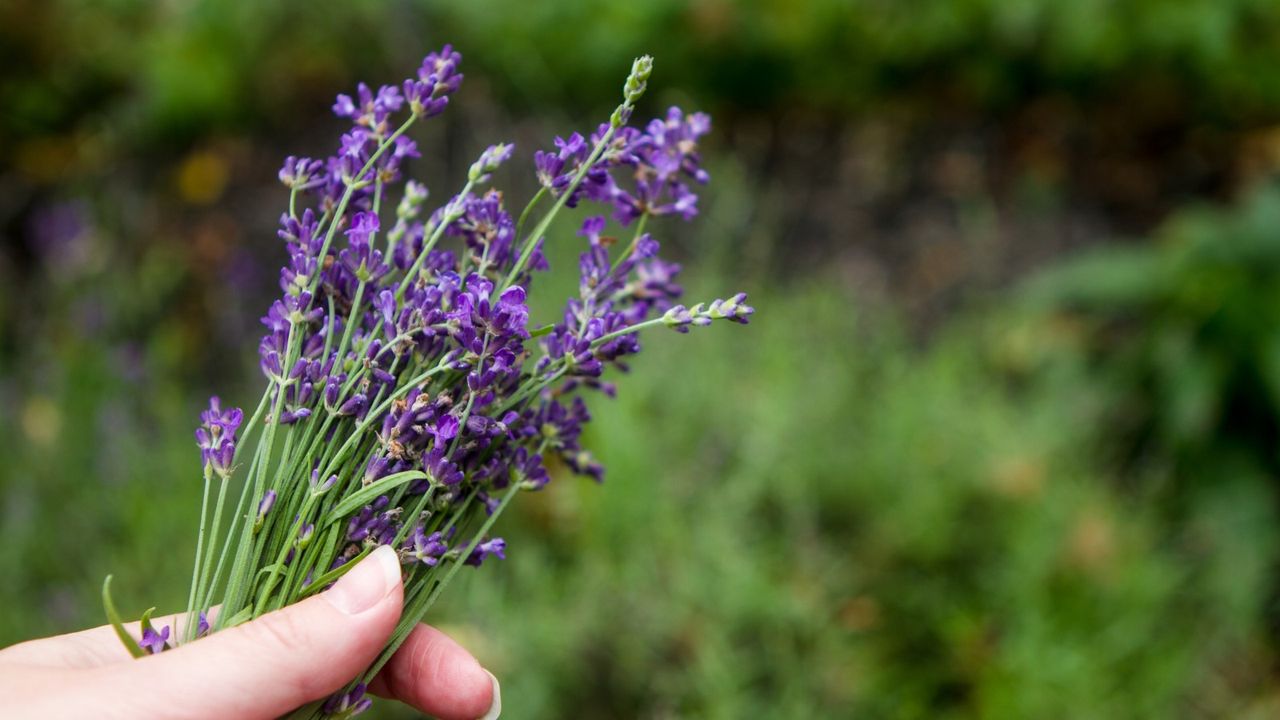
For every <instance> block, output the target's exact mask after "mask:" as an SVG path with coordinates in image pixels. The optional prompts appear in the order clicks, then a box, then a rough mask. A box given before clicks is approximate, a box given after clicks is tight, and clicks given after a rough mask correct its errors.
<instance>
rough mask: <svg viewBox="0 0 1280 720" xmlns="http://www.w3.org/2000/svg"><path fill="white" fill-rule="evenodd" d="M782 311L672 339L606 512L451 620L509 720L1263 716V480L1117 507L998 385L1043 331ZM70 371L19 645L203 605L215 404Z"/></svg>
mask: <svg viewBox="0 0 1280 720" xmlns="http://www.w3.org/2000/svg"><path fill="white" fill-rule="evenodd" d="M696 284H697V285H698V286H700V287H705V286H707V285H711V284H712V283H711V282H710V280H709V279H704V280H703V281H700V282H697V283H696ZM755 302H756V303H757V305H758V307H759V308H760V313H759V315H758V316H757V319H756V320H755V321H754V322H753V324H752V325H751V326H749V327H747V328H737V327H725V328H719V327H716V328H710V329H708V330H706V331H704V332H700V333H696V334H693V335H691V336H689V337H680V336H676V335H674V334H660V335H655V336H651V337H649V338H647V339H646V343H647V345H648V346H649V347H648V350H647V351H646V354H645V355H644V356H641V358H640V359H639V360H638V361H637V363H636V367H635V370H634V373H633V374H632V376H631V377H627V378H625V379H624V381H623V382H622V383H621V392H620V396H619V398H618V399H617V400H616V401H612V402H605V401H603V400H604V399H603V398H597V399H596V400H597V401H596V402H594V403H593V407H594V410H595V413H596V423H595V425H594V427H592V429H591V431H590V442H591V445H592V446H593V447H594V448H595V449H596V450H597V451H598V454H599V456H600V458H601V459H602V460H603V461H604V462H605V463H606V465H607V466H608V468H609V476H608V478H607V480H606V482H605V484H604V486H602V487H597V486H595V485H593V484H591V483H589V482H585V481H579V480H577V479H575V478H572V477H569V476H565V477H561V478H560V479H559V482H557V483H555V484H553V486H552V487H551V488H549V489H548V490H547V491H545V492H543V493H540V494H536V495H531V496H527V497H526V498H524V499H522V502H521V503H520V505H519V506H518V509H517V511H516V512H515V513H514V515H513V516H511V517H509V518H508V519H504V522H503V525H504V527H503V528H502V531H503V532H504V533H505V534H506V535H507V536H508V538H509V540H510V541H511V543H512V547H511V549H512V552H511V553H510V559H509V560H508V561H507V562H506V563H501V564H498V565H496V566H489V567H486V568H485V569H484V571H482V572H476V573H472V574H468V575H467V577H468V578H469V579H468V580H466V581H465V582H463V583H461V584H460V585H459V586H458V587H457V588H456V589H455V590H454V591H453V592H451V594H450V596H449V597H448V598H446V601H445V604H444V605H443V606H442V608H441V611H440V612H439V613H438V614H437V615H436V617H435V620H436V621H437V622H440V623H441V624H443V625H444V626H445V627H446V628H447V629H449V630H450V631H452V632H454V633H455V634H456V635H457V636H458V637H459V638H460V639H461V640H462V641H463V642H464V643H466V644H467V645H468V646H470V647H472V648H474V650H475V651H476V653H477V654H478V655H479V656H480V657H481V659H482V661H483V662H484V663H485V664H486V665H487V666H488V667H490V668H492V669H493V670H494V671H495V672H496V673H497V674H498V675H499V676H500V677H501V678H502V680H503V687H504V696H505V698H506V707H507V711H506V713H507V714H506V715H504V717H513V718H522V717H528V718H552V717H565V716H573V717H584V718H611V717H706V718H734V717H744V716H751V717H778V718H784V717H849V716H855V715H856V716H858V717H895V718H914V717H1008V718H1014V717H1090V718H1112V717H1114V718H1132V717H1171V716H1181V717H1196V716H1198V714H1197V713H1196V712H1193V711H1192V710H1189V708H1192V709H1194V708H1196V707H1197V706H1199V705H1203V706H1205V707H1204V709H1205V710H1206V711H1209V712H1208V714H1210V715H1215V716H1216V715H1218V714H1219V713H1221V712H1225V711H1231V712H1239V711H1242V710H1243V709H1245V708H1247V706H1248V705H1249V704H1250V703H1251V702H1253V701H1254V698H1252V697H1247V696H1245V697H1242V696H1241V695H1239V694H1238V693H1234V692H1231V693H1226V694H1222V693H1221V691H1219V695H1220V696H1215V695H1214V693H1213V692H1211V690H1213V686H1214V685H1215V684H1216V683H1218V682H1219V681H1220V674H1221V672H1220V668H1219V667H1218V663H1220V662H1227V663H1231V662H1241V658H1242V657H1249V654H1250V653H1254V654H1256V653H1265V650H1263V649H1261V648H1259V647H1257V646H1256V643H1254V642H1253V641H1251V640H1250V637H1251V636H1252V635H1256V633H1257V631H1258V629H1259V628H1258V624H1259V622H1260V621H1261V613H1260V607H1259V606H1260V604H1261V598H1263V597H1264V596H1265V584H1266V581H1267V578H1268V569H1269V566H1270V563H1271V562H1273V561H1274V558H1275V520H1276V518H1275V517H1274V508H1275V498H1274V492H1273V488H1272V486H1271V485H1270V484H1269V483H1267V482H1266V481H1265V479H1264V478H1261V477H1260V476H1258V475H1257V474H1256V473H1254V474H1248V473H1246V474H1243V475H1241V476H1239V477H1224V479H1223V484H1222V486H1220V487H1219V488H1217V489H1216V490H1215V492H1213V493H1212V494H1210V495H1207V496H1206V497H1205V498H1204V502H1202V503H1198V504H1197V506H1196V509H1195V511H1194V512H1193V513H1192V518H1191V521H1190V522H1189V523H1188V524H1187V525H1186V526H1185V528H1182V529H1179V527H1177V526H1173V525H1170V524H1169V523H1168V522H1167V521H1165V520H1164V519H1163V518H1162V516H1161V515H1160V514H1159V513H1158V512H1157V509H1156V507H1157V506H1155V505H1151V504H1148V503H1146V502H1144V499H1143V497H1142V496H1141V495H1135V494H1132V493H1127V492H1124V491H1123V490H1121V489H1118V488H1117V487H1115V486H1114V485H1113V484H1112V483H1110V482H1108V480H1107V476H1106V474H1105V471H1104V470H1103V469H1102V468H1100V467H1099V466H1098V465H1097V463H1096V462H1095V461H1094V459H1093V457H1094V453H1092V452H1091V450H1092V447H1091V445H1090V443H1091V442H1092V441H1091V440H1090V435H1091V433H1090V432H1089V431H1088V428H1086V427H1085V426H1083V425H1082V424H1080V423H1078V422H1077V421H1078V420H1079V418H1080V415H1079V413H1077V412H1075V408H1077V406H1076V405H1073V404H1072V403H1070V402H1064V401H1063V398H1062V397H1061V396H1060V395H1058V394H1057V391H1056V390H1054V389H1053V387H1051V386H1049V385H1047V386H1045V387H1041V388H1035V389H1023V390H1017V391H1015V390H1012V389H1010V387H1009V386H1008V383H1007V382H1005V379H1004V378H1003V377H1002V376H1001V374H1000V373H998V372H996V371H995V370H993V367H994V366H993V364H992V363H991V362H990V355H991V349H992V347H997V348H998V347H1000V346H1001V345H1000V343H1002V342H1009V341H1010V340H1009V339H1008V337H1009V335H1010V334H1011V333H1013V330H1014V329H1015V327H1016V326H1012V325H1010V324H1008V323H1007V322H1005V321H1004V320H1003V319H1002V318H1001V316H1000V314H999V313H988V312H975V313H973V314H971V315H970V316H969V317H968V318H967V319H965V320H964V321H957V324H956V326H955V328H954V329H952V330H950V331H944V332H942V333H941V334H940V335H939V337H938V338H937V339H936V340H934V341H931V342H929V343H927V344H926V345H925V346H923V347H919V346H917V345H916V344H914V343H912V342H911V341H909V340H908V339H907V338H905V337H904V336H903V335H902V333H900V332H899V331H898V330H897V329H896V325H895V323H894V321H893V320H892V319H891V318H885V317H867V316H864V315H863V314H862V313H860V312H859V311H858V310H856V308H857V307H858V304H857V303H856V302H855V301H854V298H853V297H852V294H851V293H850V292H848V291H846V290H842V289H840V288H839V286H838V285H836V284H835V283H832V282H828V281H813V282H808V283H804V284H797V285H794V286H790V287H787V288H786V289H785V290H782V289H779V290H775V291H773V292H769V293H766V294H765V295H764V296H762V297H758V298H756V299H755ZM979 338H987V339H990V338H996V339H997V340H995V341H993V342H984V341H981V340H979ZM54 367H57V368H59V369H60V371H61V373H62V374H61V375H60V376H59V377H58V379H57V381H56V382H55V383H54V384H53V385H52V386H51V387H53V388H54V392H53V394H52V395H50V396H49V397H47V398H45V399H43V400H41V399H39V398H36V399H29V400H28V401H27V406H26V408H24V411H23V416H22V421H21V425H22V426H21V428H20V429H19V431H18V432H19V433H21V435H18V437H20V438H23V440H24V441H23V442H20V443H19V444H20V445H22V446H23V449H22V450H21V451H19V452H18V453H17V455H16V457H17V458H18V459H19V461H18V462H17V463H16V464H14V465H11V466H10V471H8V472H6V473H5V474H4V475H3V476H2V477H4V478H6V486H5V487H4V488H2V490H3V493H4V496H5V498H6V503H5V513H6V522H5V523H4V524H3V531H4V537H3V538H0V540H2V542H0V548H3V553H2V554H0V571H3V572H4V576H5V577H6V578H7V579H8V580H7V582H6V583H5V584H3V586H0V603H2V604H3V605H4V606H5V607H6V610H7V611H6V613H4V614H0V644H3V643H7V642H12V641H16V640H18V639H22V638H25V637H30V636H33V635H38V634H44V633H48V632H54V631H59V630H65V629H68V628H71V627H78V626H82V625H89V624H97V623H99V622H100V621H101V618H100V617H99V610H98V608H97V599H96V593H97V589H98V584H99V582H100V580H101V577H102V575H103V574H104V573H105V572H107V571H115V572H116V573H117V582H118V583H119V584H118V585H117V592H118V594H119V597H120V599H121V601H122V603H123V604H125V605H127V606H128V607H129V609H130V610H131V611H133V612H138V611H140V610H141V609H142V608H143V607H144V606H145V605H149V604H152V603H156V604H160V605H161V607H162V608H165V607H169V608H172V607H176V606H178V605H179V604H180V603H181V596H182V594H183V590H182V587H183V585H184V584H185V582H186V573H187V571H188V562H189V558H188V554H189V551H190V547H191V543H192V539H191V537H189V535H190V528H191V527H192V526H193V522H194V513H195V510H196V498H197V491H198V488H197V486H196V481H195V478H194V473H193V472H192V467H193V463H194V462H195V461H194V459H193V458H194V453H193V451H192V450H191V448H190V439H189V437H188V432H187V427H188V426H189V425H190V422H189V418H190V416H191V408H187V407H185V406H186V405H188V404H191V403H190V397H189V395H179V394H166V393H164V392H163V391H161V392H159V393H157V394H154V395H151V396H148V397H146V398H137V397H133V396H132V393H131V392H130V391H129V390H128V389H127V387H126V386H125V385H123V384H114V385H113V384H111V383H110V382H106V381H105V380H106V378H109V377H110V376H111V371H110V370H109V369H104V367H103V363H102V360H101V358H100V357H96V358H95V357H94V356H93V354H91V353H85V352H82V351H77V352H74V353H71V355H70V357H66V358H62V359H61V360H60V362H58V363H57V364H56V365H54ZM119 402H125V403H130V402H133V403H137V404H136V405H132V406H129V405H126V408H127V409H126V410H124V411H123V415H116V414H113V412H112V408H113V406H114V404H115V403H119ZM32 403H35V404H34V405H33V404H32ZM41 403H45V404H44V405H43V406H42V405H41ZM42 407H43V409H41V408H42ZM130 418H133V419H132V420H131V419H130ZM103 423H122V424H117V425H115V427H114V428H113V431H112V432H111V433H110V437H113V438H115V440H114V441H113V444H112V446H110V447H103V446H102V445H100V444H97V443H95V442H93V438H96V437H101V436H103V433H102V431H101V426H102V424H103ZM133 423H137V424H133ZM6 437H8V438H10V439H15V434H13V433H6ZM68 438H83V439H84V441H82V442H70V443H68V442H67V439H68ZM40 443H53V444H40ZM11 450H13V448H11V447H10V448H6V457H14V455H10V454H9V453H8V451H11ZM1182 536H1185V539H1182V540H1180V539H1179V538H1180V537H1182ZM1232 681H1233V682H1234V681H1236V680H1234V679H1233V680H1232ZM1064 698H1070V704H1069V706H1064ZM381 712H382V713H384V714H383V716H386V717H396V716H404V713H403V712H399V711H396V710H392V709H389V708H387V709H384V710H382V711H381Z"/></svg>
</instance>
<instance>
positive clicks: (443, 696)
mask: <svg viewBox="0 0 1280 720" xmlns="http://www.w3.org/2000/svg"><path fill="white" fill-rule="evenodd" d="M403 599H404V588H403V586H402V585H401V582H400V562H399V560H398V559H397V557H396V554H395V551H393V550H392V549H391V548H389V547H386V546H383V547H379V548H378V549H377V550H376V551H374V552H373V553H371V554H370V555H369V557H367V558H365V559H364V560H363V561H362V562H361V563H360V564H359V565H357V566H356V567H355V568H353V569H352V570H351V571H350V572H348V573H347V574H346V575H345V576H343V577H342V579H341V580H339V581H338V582H337V584H335V585H334V586H333V587H332V588H330V589H328V590H326V591H324V592H323V593H320V594H318V595H315V596H313V597H310V598H307V599H306V600H303V601H301V602H299V603H296V604H294V605H290V606H289V607H286V608H284V609H282V610H279V611H276V612H273V613H270V614H267V615H264V616H262V617H260V618H258V619H256V620H254V621H252V622H248V623H245V624H244V625H240V626H237V627H234V628H230V629H227V630H224V631H221V632H218V633H215V634H213V635H210V636H209V637H206V638H203V639H201V640H199V641H198V642H195V643H191V644H188V645H181V646H178V647H176V648H173V649H170V650H168V651H165V652H162V653H160V654H157V655H150V656H147V657H143V658H140V659H136V660H135V659H133V658H132V657H130V655H129V653H128V652H127V651H126V650H125V649H124V647H123V646H122V645H121V644H120V640H119V638H117V637H116V634H115V631H114V630H113V629H112V628H111V627H110V626H103V627H99V628H94V629H92V630H85V631H82V632H78V633H71V634H68V635H59V636H57V637H51V638H43V639H39V640H32V641H29V642H24V643H20V644H18V645H14V646H12V647H8V648H5V649H3V650H0V716H3V717H14V718H28V717H30V718H35V717H39V718H46V719H50V718H77V719H79V718H87V717H93V718H105V719H110V718H166V719H168V718H173V719H178V718H228V717H230V718H274V717H278V716H280V715H283V714H285V713H288V712H289V711H291V710H293V709H295V708H298V707H300V706H302V705H305V704H307V703H309V702H311V701H313V700H318V699H321V698H324V697H326V696H328V695H330V694H331V693H333V692H335V691H337V690H339V689H341V688H342V687H343V686H344V685H345V684H346V683H347V682H349V681H350V680H351V678H353V677H355V676H357V675H358V674H360V672H361V671H362V670H364V669H365V668H366V667H368V666H369V664H370V663H372V662H373V660H374V658H375V657H376V656H377V654H378V652H379V651H380V650H381V649H382V647H383V645H384V644H385V643H386V641H387V639H388V638H389V637H390V635H391V632H392V630H393V629H394V628H395V624H396V621H397V620H398V619H399V617H400V611H401V604H402V602H403ZM176 621H177V618H165V619H163V620H159V621H156V622H155V624H156V626H157V627H159V626H160V625H161V624H162V623H168V624H174V623H175V622H176ZM126 627H127V628H128V629H129V631H130V633H132V634H133V635H134V637H137V633H138V632H139V629H138V626H137V624H136V623H134V624H133V625H132V626H131V627H130V626H126ZM179 636H180V635H177V634H175V635H174V637H179ZM369 690H370V691H371V692H373V693H374V694H376V695H381V696H383V697H389V698H395V699H397V700H401V701H403V702H405V703H408V704H409V705H412V706H413V707H415V708H417V709H418V710H421V711H422V712H424V713H428V714H431V715H435V716H437V717H439V718H441V720H471V719H474V718H479V717H483V718H484V719H485V720H491V719H492V718H496V717H498V712H499V710H501V705H502V703H501V699H500V696H499V693H498V682H497V680H496V679H493V676H492V675H490V674H489V673H488V672H487V671H485V670H484V669H483V668H482V667H481V666H480V663H479V662H477V661H476V659H475V658H473V657H472V656H471V655H470V654H469V653H468V652H467V651H466V650H464V649H462V647H461V646H459V645H458V644H457V643H455V642H454V641H453V640H451V639H449V637H448V636H446V635H445V634H444V633H442V632H440V631H439V630H436V629H435V628H432V627H428V626H426V625H419V626H418V627H417V628H416V629H415V630H414V631H413V632H412V633H411V634H410V635H409V637H408V639H407V640H405V643H404V644H403V645H402V646H401V647H400V650H399V651H398V652H397V653H396V654H395V656H394V657H392V659H391V661H390V662H389V663H388V664H387V666H386V667H385V668H383V670H382V672H381V673H379V674H378V676H377V677H376V678H375V679H374V682H373V683H372V684H371V685H370V688H369Z"/></svg>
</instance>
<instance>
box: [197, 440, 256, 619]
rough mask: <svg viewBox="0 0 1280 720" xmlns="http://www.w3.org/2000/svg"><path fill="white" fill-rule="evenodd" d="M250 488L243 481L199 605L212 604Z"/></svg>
mask: <svg viewBox="0 0 1280 720" xmlns="http://www.w3.org/2000/svg"><path fill="white" fill-rule="evenodd" d="M257 461H258V456H257V455H256V454H255V455H254V463H255V464H254V465H250V467H249V475H253V473H254V472H256V468H257V466H256V463H257ZM250 488H251V486H250V485H249V483H248V482H245V483H243V484H242V486H241V488H240V499H239V501H237V502H236V512H235V514H233V515H232V516H231V527H230V528H228V529H227V536H226V537H225V538H224V539H223V543H222V551H221V552H220V553H218V567H217V569H215V570H214V571H213V576H212V578H211V579H210V581H209V583H208V588H207V589H206V590H205V594H204V596H203V600H202V601H201V603H200V605H199V607H202V608H207V607H209V606H210V605H212V604H213V593H214V590H215V589H216V588H217V587H218V583H219V581H220V580H221V578H222V569H223V567H225V565H226V559H227V557H228V556H230V555H231V544H232V543H233V542H234V541H235V539H236V528H237V527H238V526H239V523H240V517H241V515H243V513H244V507H245V503H247V502H248V501H249V490H250ZM210 550H212V548H210Z"/></svg>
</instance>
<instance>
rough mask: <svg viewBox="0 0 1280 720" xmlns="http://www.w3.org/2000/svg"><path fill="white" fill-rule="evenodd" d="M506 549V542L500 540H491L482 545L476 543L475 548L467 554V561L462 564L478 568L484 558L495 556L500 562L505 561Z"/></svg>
mask: <svg viewBox="0 0 1280 720" xmlns="http://www.w3.org/2000/svg"><path fill="white" fill-rule="evenodd" d="M506 549H507V541H506V540H503V539H502V538H493V539H492V540H486V541H484V542H482V543H476V546H475V547H474V548H472V549H471V552H470V553H468V554H467V559H466V560H464V561H463V562H465V563H466V564H467V565H473V566H475V567H480V565H481V563H483V562H484V561H485V558H487V557H490V556H497V557H498V558H500V559H502V560H506V559H507V555H506Z"/></svg>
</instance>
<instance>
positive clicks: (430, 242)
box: [373, 180, 475, 334]
mask: <svg viewBox="0 0 1280 720" xmlns="http://www.w3.org/2000/svg"><path fill="white" fill-rule="evenodd" d="M473 187H475V182H474V181H471V180H468V181H467V184H466V185H463V186H462V192H460V193H458V194H457V195H455V196H454V197H453V198H452V199H451V200H449V204H448V205H445V213H444V216H443V217H441V218H440V222H439V223H438V224H436V226H435V227H433V228H431V235H430V236H429V237H428V238H427V240H426V242H424V243H423V244H422V252H420V253H418V257H416V258H414V261H413V265H412V266H411V267H410V268H409V269H408V270H406V271H405V273H404V277H403V278H401V279H400V286H399V287H397V288H396V299H397V300H399V299H400V298H402V297H404V291H405V290H407V289H409V285H411V284H412V283H413V281H414V280H416V279H417V277H418V273H419V272H421V271H422V264H423V263H424V262H426V260H427V255H429V254H430V253H431V250H432V249H433V248H435V246H436V243H438V242H440V238H441V237H443V236H444V231H445V228H447V227H449V224H450V223H452V222H453V221H454V220H457V219H458V218H460V217H462V210H461V207H462V203H461V198H465V197H466V196H467V194H468V193H470V192H471V188H473ZM381 327H382V324H381V323H379V324H378V328H376V329H375V330H374V333H373V334H377V332H378V330H380V329H381Z"/></svg>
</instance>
